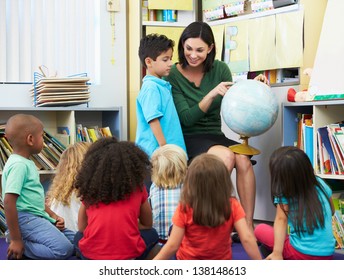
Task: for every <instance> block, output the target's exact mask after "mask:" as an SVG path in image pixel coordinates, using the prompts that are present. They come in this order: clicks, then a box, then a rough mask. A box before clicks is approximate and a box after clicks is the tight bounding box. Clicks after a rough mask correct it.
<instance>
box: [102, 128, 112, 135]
mask: <svg viewBox="0 0 344 280" xmlns="http://www.w3.org/2000/svg"><path fill="white" fill-rule="evenodd" d="M100 129H101V131H102V133H103V136H104V137H111V136H112V133H111V130H110V128H109V127H108V126H106V127H101V128H100Z"/></svg>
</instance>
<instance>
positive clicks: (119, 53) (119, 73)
mask: <svg viewBox="0 0 344 280" xmlns="http://www.w3.org/2000/svg"><path fill="white" fill-rule="evenodd" d="M101 2H102V3H101V6H100V12H101V14H100V25H101V27H100V28H101V32H100V41H101V47H100V52H101V55H100V57H101V66H100V71H101V84H99V85H92V86H90V89H91V102H90V103H89V106H90V107H97V108H101V107H115V106H121V107H122V109H123V116H122V117H123V124H122V127H123V133H122V135H123V138H125V139H126V138H127V126H128V124H127V112H128V110H127V104H128V102H127V95H128V94H127V83H126V82H125V81H126V80H127V26H126V18H127V1H126V0H120V12H116V13H115V28H116V29H115V36H116V37H115V43H114V45H112V37H111V36H112V34H113V30H112V27H111V25H110V13H109V12H107V11H106V0H101ZM130 2H132V1H130ZM112 53H114V60H115V63H114V64H112V63H111V56H112ZM31 87H32V85H31V84H1V85H0V95H1V102H0V107H32V102H31V98H30V96H29V89H30V88H31ZM80 106H84V105H80Z"/></svg>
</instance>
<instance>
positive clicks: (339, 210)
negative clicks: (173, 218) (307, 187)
mask: <svg viewBox="0 0 344 280" xmlns="http://www.w3.org/2000/svg"><path fill="white" fill-rule="evenodd" d="M332 201H333V204H334V208H335V212H334V215H333V216H332V229H333V235H334V237H335V239H336V248H337V249H344V220H343V217H344V193H342V192H335V193H333V194H332Z"/></svg>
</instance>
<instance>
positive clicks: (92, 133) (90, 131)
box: [87, 128, 98, 143]
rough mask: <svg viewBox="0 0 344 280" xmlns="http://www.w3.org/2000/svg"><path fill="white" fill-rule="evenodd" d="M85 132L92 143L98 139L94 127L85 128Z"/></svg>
mask: <svg viewBox="0 0 344 280" xmlns="http://www.w3.org/2000/svg"><path fill="white" fill-rule="evenodd" d="M87 133H88V136H89V138H90V141H91V142H92V143H94V142H96V141H97V140H98V137H97V134H96V130H95V129H94V128H87Z"/></svg>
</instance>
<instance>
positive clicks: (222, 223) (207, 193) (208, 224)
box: [154, 153, 262, 260]
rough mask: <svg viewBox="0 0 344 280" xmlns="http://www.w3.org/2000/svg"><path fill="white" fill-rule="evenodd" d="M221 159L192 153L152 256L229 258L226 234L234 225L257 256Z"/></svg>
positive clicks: (165, 257)
mask: <svg viewBox="0 0 344 280" xmlns="http://www.w3.org/2000/svg"><path fill="white" fill-rule="evenodd" d="M232 193H233V185H232V182H231V179H230V174H229V171H228V169H227V168H226V166H225V164H224V163H223V161H222V160H221V159H220V158H219V157H217V156H215V155H212V154H209V153H204V154H201V155H199V156H196V157H195V158H194V159H193V160H192V162H191V164H190V165H189V167H188V171H187V174H186V177H185V180H184V185H183V190H182V194H181V199H180V203H179V205H178V207H177V209H176V211H175V213H174V215H173V218H172V221H173V228H172V231H171V235H170V236H169V238H168V240H167V243H166V244H165V245H164V246H163V247H162V249H161V251H160V252H159V253H158V255H157V256H156V257H155V258H154V259H157V260H159V259H160V260H161V259H171V258H172V257H173V256H174V254H175V253H177V254H176V258H177V259H178V260H196V259H203V260H229V259H232V250H231V238H230V234H231V232H232V231H233V227H235V228H236V230H237V232H238V234H239V237H240V240H241V243H242V245H243V247H244V249H245V251H246V252H247V254H248V255H249V257H250V258H251V259H257V260H258V259H261V258H262V257H261V255H260V252H259V249H258V246H257V242H256V239H255V237H254V235H253V233H252V231H251V230H250V228H249V226H248V224H247V222H246V219H245V212H244V209H243V208H242V206H241V205H240V203H239V201H238V200H237V199H236V198H235V197H232Z"/></svg>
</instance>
